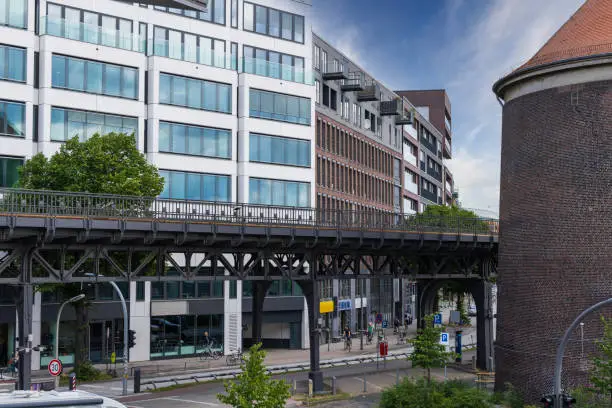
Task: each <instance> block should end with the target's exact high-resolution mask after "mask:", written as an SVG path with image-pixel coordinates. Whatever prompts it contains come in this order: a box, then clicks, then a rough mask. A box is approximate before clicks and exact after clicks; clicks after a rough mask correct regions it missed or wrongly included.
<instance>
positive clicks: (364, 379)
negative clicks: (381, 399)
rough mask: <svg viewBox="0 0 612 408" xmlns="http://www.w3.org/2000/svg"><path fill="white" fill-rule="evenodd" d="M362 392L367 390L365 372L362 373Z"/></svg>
mask: <svg viewBox="0 0 612 408" xmlns="http://www.w3.org/2000/svg"><path fill="white" fill-rule="evenodd" d="M363 392H368V383H367V382H366V375H365V373H363Z"/></svg>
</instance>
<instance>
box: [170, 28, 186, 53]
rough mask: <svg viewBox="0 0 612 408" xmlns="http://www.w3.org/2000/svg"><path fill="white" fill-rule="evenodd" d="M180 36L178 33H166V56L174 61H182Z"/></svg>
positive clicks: (172, 31)
mask: <svg viewBox="0 0 612 408" xmlns="http://www.w3.org/2000/svg"><path fill="white" fill-rule="evenodd" d="M182 51H183V43H182V34H181V32H179V31H174V30H170V31H168V56H169V57H170V58H174V59H183V53H182Z"/></svg>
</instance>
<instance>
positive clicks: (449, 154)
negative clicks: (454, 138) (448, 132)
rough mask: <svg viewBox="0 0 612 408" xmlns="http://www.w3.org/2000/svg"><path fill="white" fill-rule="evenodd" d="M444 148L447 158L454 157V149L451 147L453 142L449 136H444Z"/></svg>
mask: <svg viewBox="0 0 612 408" xmlns="http://www.w3.org/2000/svg"><path fill="white" fill-rule="evenodd" d="M442 150H443V152H444V158H445V159H450V158H452V154H453V151H452V149H451V142H450V140H448V139H447V138H444V148H443V149H442Z"/></svg>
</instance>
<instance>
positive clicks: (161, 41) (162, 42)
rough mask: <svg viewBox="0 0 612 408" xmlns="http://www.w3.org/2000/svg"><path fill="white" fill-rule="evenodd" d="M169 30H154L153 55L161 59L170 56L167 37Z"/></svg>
mask: <svg viewBox="0 0 612 408" xmlns="http://www.w3.org/2000/svg"><path fill="white" fill-rule="evenodd" d="M167 33H168V30H166V29H165V28H162V27H155V28H154V29H153V43H154V44H153V47H154V49H153V53H154V54H155V55H159V56H161V57H167V56H168V41H167V40H166V35H167Z"/></svg>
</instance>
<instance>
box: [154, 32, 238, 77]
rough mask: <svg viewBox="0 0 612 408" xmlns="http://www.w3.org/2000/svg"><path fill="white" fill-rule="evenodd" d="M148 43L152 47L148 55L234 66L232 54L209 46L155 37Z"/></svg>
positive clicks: (224, 66) (213, 65) (228, 67)
mask: <svg viewBox="0 0 612 408" xmlns="http://www.w3.org/2000/svg"><path fill="white" fill-rule="evenodd" d="M149 44H150V45H152V47H151V46H150V47H149V48H150V49H149V50H148V52H147V54H148V55H156V56H159V57H167V58H172V59H177V60H182V61H188V62H195V63H197V64H202V65H208V66H211V67H218V68H226V69H232V67H235V66H236V64H235V62H236V61H235V60H232V56H231V55H230V54H229V53H226V52H224V51H215V50H211V49H210V48H204V47H199V46H197V45H195V44H194V45H189V44H184V43H174V42H170V41H167V40H159V39H157V38H155V39H150V40H149Z"/></svg>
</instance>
